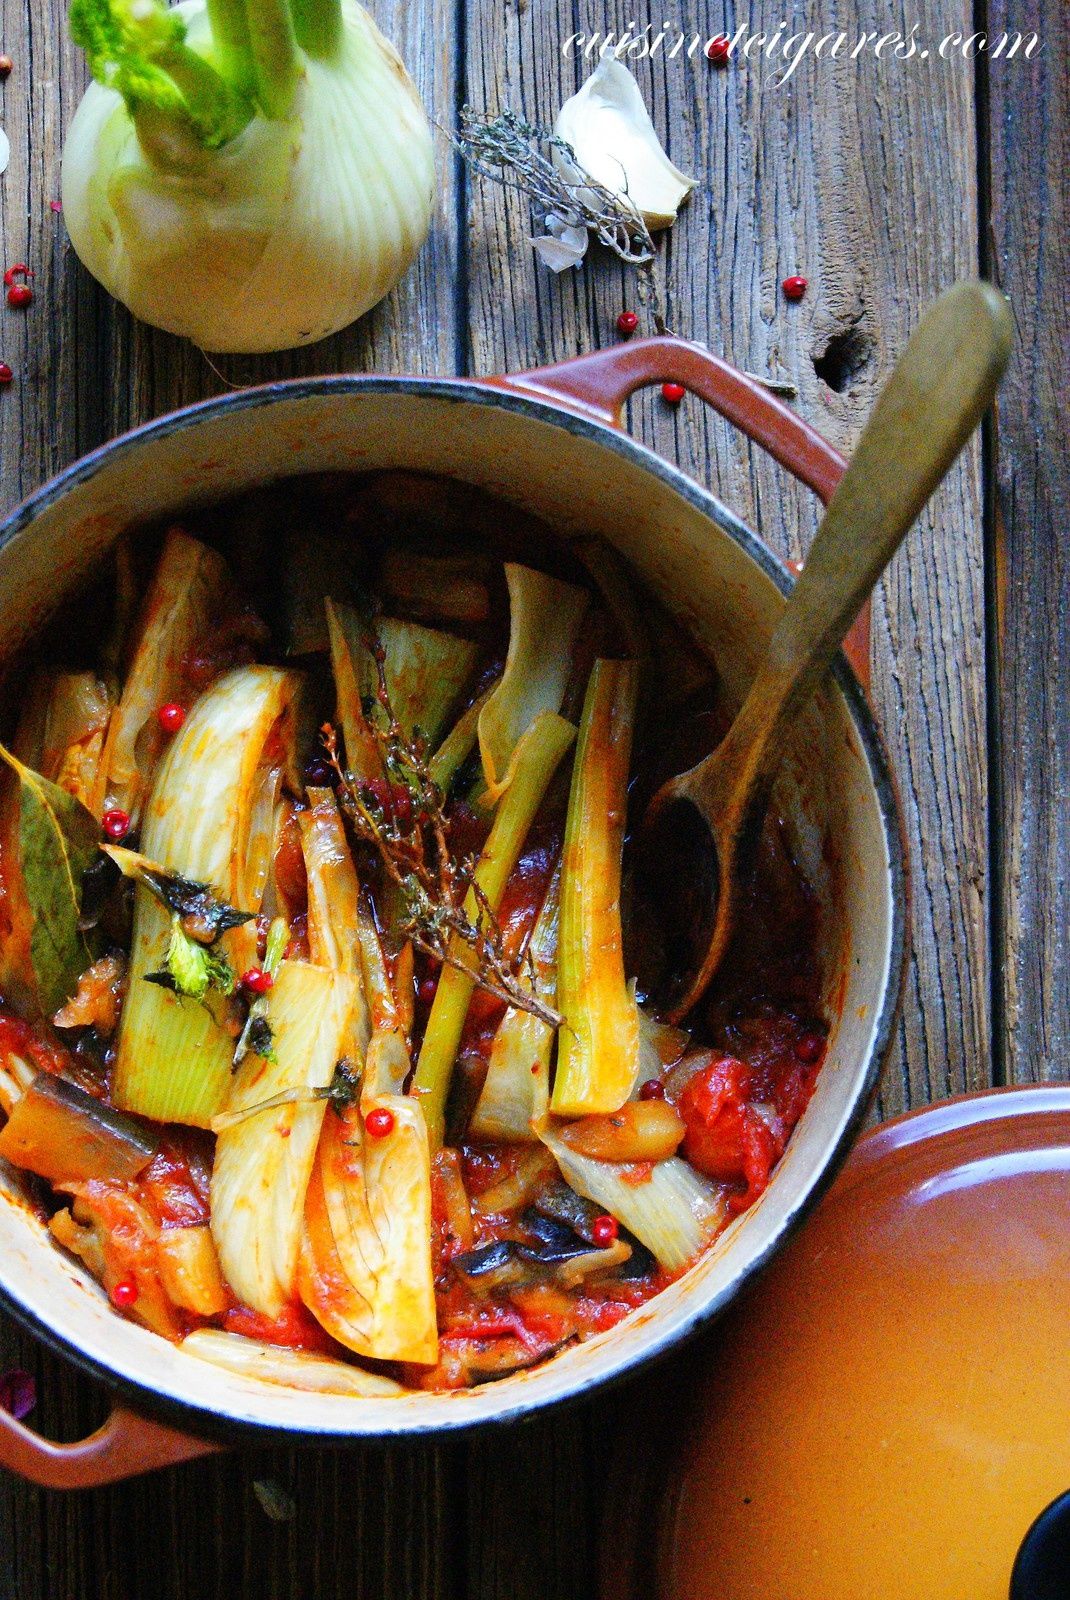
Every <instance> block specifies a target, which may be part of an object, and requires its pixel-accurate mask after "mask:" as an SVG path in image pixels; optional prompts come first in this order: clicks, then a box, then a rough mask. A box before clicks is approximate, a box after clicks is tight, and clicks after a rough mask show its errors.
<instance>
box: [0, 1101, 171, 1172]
mask: <svg viewBox="0 0 1070 1600" xmlns="http://www.w3.org/2000/svg"><path fill="white" fill-rule="evenodd" d="M158 1148H159V1141H158V1139H157V1138H156V1135H155V1134H154V1133H153V1131H152V1129H151V1128H150V1127H149V1126H148V1124H147V1123H144V1122H142V1121H141V1120H140V1119H139V1118H137V1117H131V1116H128V1115H127V1114H126V1113H125V1112H123V1111H114V1110H113V1109H112V1107H111V1106H108V1105H105V1104H104V1103H103V1101H101V1100H96V1099H94V1097H93V1096H92V1095H91V1094H87V1093H86V1091H85V1090H84V1089H79V1087H78V1085H77V1084H74V1083H70V1082H69V1081H68V1080H67V1079H66V1078H59V1077H56V1076H55V1075H54V1074H53V1073H51V1072H39V1073H38V1074H37V1077H36V1078H35V1079H34V1080H33V1082H32V1083H31V1084H30V1087H29V1088H28V1089H27V1090H26V1093H25V1094H24V1095H23V1096H22V1098H21V1099H20V1100H18V1101H16V1103H15V1105H14V1107H13V1108H12V1111H11V1115H10V1116H9V1117H8V1119H7V1122H6V1124H5V1125H4V1127H3V1129H2V1130H0V1156H3V1157H4V1159H5V1160H7V1161H10V1162H11V1164H12V1166H15V1167H21V1168H22V1169H23V1170H24V1171H26V1172H35V1173H36V1174H37V1176H38V1177H40V1178H47V1180H48V1181H49V1183H51V1184H54V1185H55V1186H56V1187H57V1188H60V1189H62V1188H63V1187H64V1186H65V1184H69V1183H86V1182H88V1181H90V1180H92V1179H94V1178H102V1179H110V1180H113V1181H120V1182H129V1181H130V1180H131V1179H133V1178H136V1177H137V1176H138V1175H139V1174H140V1173H142V1172H144V1170H145V1168H146V1167H147V1166H148V1164H149V1162H150V1161H151V1160H152V1158H153V1156H154V1155H155V1154H156V1151H157V1149H158Z"/></svg>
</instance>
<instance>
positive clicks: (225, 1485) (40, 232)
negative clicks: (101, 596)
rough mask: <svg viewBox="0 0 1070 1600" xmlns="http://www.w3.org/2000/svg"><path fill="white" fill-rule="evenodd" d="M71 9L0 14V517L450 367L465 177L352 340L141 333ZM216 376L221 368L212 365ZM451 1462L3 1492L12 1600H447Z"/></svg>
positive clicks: (424, 36) (433, 73) (322, 1458)
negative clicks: (67, 1491)
mask: <svg viewBox="0 0 1070 1600" xmlns="http://www.w3.org/2000/svg"><path fill="white" fill-rule="evenodd" d="M65 11H66V7H65V5H64V4H63V3H62V0H55V3H50V0H25V3H24V0H0V49H5V50H6V51H7V53H8V54H10V55H11V56H12V57H13V58H14V60H15V70H14V72H13V73H12V76H11V77H10V78H9V80H8V81H7V84H6V85H5V86H4V87H3V88H2V89H0V126H3V127H4V128H5V130H6V132H7V133H8V135H9V137H10V139H11V143H12V161H11V167H10V169H9V171H8V173H7V174H6V175H5V177H4V178H3V179H0V258H2V260H3V262H4V263H5V264H7V263H10V262H12V261H27V262H29V264H30V265H31V266H32V267H33V268H34V270H35V272H36V274H37V277H36V279H35V280H34V282H35V288H36V291H37V298H36V300H35V303H34V305H33V307H32V308H31V310H30V311H29V313H22V314H18V315H16V314H15V313H13V312H9V311H8V310H7V308H6V307H0V359H3V360H6V361H8V362H10V364H11V365H12V367H13V368H14V369H15V371H16V383H15V385H13V386H12V388H10V389H8V390H6V391H4V392H3V393H2V394H0V510H4V511H6V510H7V509H8V508H9V507H10V506H11V505H12V504H13V503H14V502H15V501H16V500H17V499H19V498H20V497H21V496H22V495H23V494H25V493H28V492H29V491H30V490H31V489H33V488H35V487H36V486H37V485H38V484H39V483H40V482H42V481H43V480H44V479H45V478H47V477H48V476H50V475H51V474H52V473H53V472H55V471H56V470H57V469H58V468H60V467H62V466H63V465H65V464H66V463H67V462H68V461H70V460H72V459H74V458H75V457H76V456H78V455H81V454H83V453H84V452H85V451H86V450H88V449H90V448H92V447H93V446H94V445H96V444H98V443H99V442H101V441H102V440H103V439H105V438H107V437H108V436H109V435H110V434H112V433H114V432H117V431H119V430H121V429H123V428H126V427H129V426H131V425H132V424H134V423H137V422H140V421H143V420H145V419H146V418H148V417H150V416H153V415H156V414H158V413H160V412H163V411H167V410H170V409H172V408H173V407H175V406H179V405H182V404H185V403H187V402H189V401H191V400H195V399H199V398H201V397H202V396H205V395H208V394H214V393H218V392H220V391H221V390H222V389H223V388H225V387H227V386H228V384H245V383H250V382H258V381H263V380H265V379H267V378H274V377H279V376H288V375H290V374H296V373H312V372H331V371H346V370H355V369H364V368H371V367H374V368H377V369H380V370H395V371H405V370H409V371H430V370H446V371H448V370H450V369H451V367H452V365H453V361H454V343H455V329H456V318H455V315H454V303H455V295H456V284H455V281H454V263H455V261H456V258H457V248H456V237H455V231H456V228H455V223H456V201H455V197H454V193H453V168H452V162H451V161H450V159H449V158H448V156H446V157H445V158H444V159H443V161H442V163H441V170H442V175H443V184H442V192H441V197H440V202H439V206H438V213H437V217H436V222H435V230H434V235H433V238H432V242H431V245H430V246H429V247H428V249H427V250H426V251H425V252H424V254H423V255H422V256H421V258H420V261H419V264H418V265H417V267H416V268H415V270H414V271H413V272H412V273H411V274H410V275H409V276H408V278H406V280H405V281H404V283H403V284H401V285H400V286H399V288H398V289H397V290H396V291H395V292H394V294H392V295H391V296H390V298H389V300H388V301H387V302H386V303H385V305H383V306H382V307H380V308H379V309H378V310H377V311H376V312H374V313H373V314H372V315H371V316H369V317H367V318H365V319H364V320H363V321H362V322H361V323H360V324H358V325H357V326H356V327H355V328H352V329H349V330H347V331H346V332H344V333H342V334H339V335H338V336H336V337H335V338H333V339H330V340H327V341H325V342H324V343H323V344H320V345H316V346H314V347H312V348H311V349H308V350H305V351H303V352H301V353H300V354H299V355H296V356H283V357H276V358H263V359H257V360H253V359H243V360H236V359H235V360H225V359H224V360H220V359H217V360H216V361H215V364H214V367H213V366H212V365H210V364H209V363H208V361H207V360H206V358H205V357H203V356H202V355H200V354H199V353H198V352H197V351H195V350H193V349H192V348H190V347H189V346H186V345H183V344H182V343H181V342H180V341H178V340H176V339H173V338H170V337H169V336H168V335H165V334H160V333H156V332H154V331H152V330H150V329H147V328H144V327H137V326H134V325H133V324H132V323H131V321H130V319H129V317H128V316H127V315H126V314H125V313H124V312H122V311H121V310H120V309H119V308H118V307H116V306H114V305H113V304H112V302H111V301H110V300H109V299H108V297H107V296H106V295H105V294H104V293H103V292H102V291H101V290H100V289H99V288H98V287H97V286H96V285H95V284H94V283H92V282H91V281H90V279H89V278H88V276H87V275H86V274H85V272H84V271H83V270H82V269H81V267H80V266H79V264H78V263H77V261H76V260H75V258H74V256H73V253H72V252H71V251H70V249H69V247H68V246H67V245H66V244H65V235H64V230H63V224H62V218H61V217H59V216H57V215H56V214H55V213H54V212H53V211H51V210H50V208H49V205H48V202H49V200H50V199H52V198H54V197H56V196H58V193H59V156H60V148H61V138H62V131H63V128H64V127H65V126H66V125H67V123H68V122H69V119H70V117H71V115H72V114H73V111H74V108H75V106H76V104H77V101H78V98H79V96H80V94H81V90H82V84H83V74H82V67H81V62H80V60H79V59H78V55H77V52H75V51H74V50H73V49H72V47H71V46H70V45H69V43H68V42H67V39H66V26H65V21H64V17H65ZM375 11H376V16H377V20H378V22H379V24H380V26H381V27H382V28H383V29H384V31H385V32H386V33H387V34H388V35H389V36H390V37H391V38H393V39H394V40H395V41H396V43H397V44H398V47H399V49H400V50H401V52H402V54H403V56H404V58H405V60H406V61H407V63H408V65H409V67H410V70H411V71H412V73H413V75H414V77H415V78H416V80H417V82H418V84H419V86H420V88H421V91H422V93H423V95H424V98H425V101H426V103H427V104H428V105H429V106H433V107H435V108H437V113H438V115H439V118H440V120H441V119H442V117H443V115H444V112H445V111H446V110H448V108H451V107H452V105H453V103H454V99H455V70H454V69H455V59H454V58H455V38H456V30H455V26H454V22H455V18H454V6H453V0H420V3H419V4H406V3H404V0H380V3H379V4H377V5H376V7H375ZM216 369H218V370H216ZM16 1364H17V1365H21V1366H25V1367H28V1368H29V1369H30V1370H32V1371H34V1372H35V1373H36V1374H37V1375H38V1379H39V1384H40V1391H41V1402H40V1406H39V1409H38V1413H37V1414H36V1416H35V1419H34V1420H35V1422H36V1423H37V1424H38V1425H39V1426H40V1427H42V1429H43V1430H44V1431H46V1432H48V1433H52V1434H54V1435H56V1436H62V1437H66V1438H75V1437H78V1436H79V1435H81V1434H83V1433H85V1432H87V1431H90V1430H91V1428H92V1427H93V1426H95V1425H96V1423H98V1422H99V1421H100V1420H101V1417H102V1416H103V1413H104V1409H105V1401H104V1398H103V1396H101V1395H99V1394H98V1393H97V1392H96V1390H95V1389H94V1387H93V1386H91V1385H89V1384H87V1383H86V1382H85V1381H83V1380H81V1379H79V1378H77V1377H75V1376H74V1374H73V1373H72V1372H71V1370H70V1368H69V1367H67V1366H66V1365H65V1364H64V1363H63V1362H61V1361H58V1360H56V1359H55V1358H53V1357H51V1356H49V1355H47V1354H45V1353H44V1352H42V1351H41V1350H40V1349H39V1348H37V1347H36V1346H35V1345H34V1343H33V1341H31V1340H29V1339H28V1338H27V1337H26V1336H25V1335H23V1334H22V1333H21V1332H19V1331H18V1330H17V1329H15V1328H14V1327H13V1326H12V1325H11V1324H10V1323H9V1322H8V1321H7V1319H2V1321H0V1368H2V1367H6V1366H9V1365H16ZM445 1460H446V1452H445V1451H444V1450H443V1449H440V1448H437V1447H430V1448H429V1447H424V1446H417V1447H401V1448H398V1449H395V1450H388V1451H372V1452H363V1453H351V1454H342V1453H323V1452H303V1453H300V1454H298V1455H290V1454H286V1453H284V1452H272V1453H270V1454H269V1455H267V1456H266V1457H265V1456H261V1455H259V1454H253V1455H248V1454H246V1455H237V1456H234V1457H230V1458H225V1459H221V1460H218V1461H213V1462H211V1463H208V1464H198V1465H192V1466H189V1467H186V1468H182V1469H180V1470H178V1471H176V1472H173V1473H168V1474H166V1475H164V1476H162V1477H159V1478H155V1479H150V1480H147V1481H145V1482H143V1483H135V1484H130V1485H127V1486H119V1487H117V1488H115V1489H111V1490H108V1491H105V1492H101V1493H99V1494H93V1495H80V1496H67V1497H57V1496H49V1495H46V1494H42V1493H41V1492H40V1491H38V1490H36V1489H32V1488H29V1487H28V1486H26V1485H23V1484H19V1483H16V1482H13V1481H11V1480H5V1481H4V1482H3V1484H2V1485H0V1596H4V1597H7V1596H12V1597H13V1596H16V1595H18V1596H20V1597H27V1600H28V1597H30V1596H44V1595H48V1596H49V1597H50V1600H52V1597H54V1600H132V1597H134V1596H140V1595H148V1594H152V1595H154V1596H158V1597H159V1600H190V1597H191V1596H198V1597H199V1600H201V1597H203V1600H224V1597H226V1600H233V1597H234V1596H237V1595H250V1596H252V1595H256V1596H258V1597H261V1596H262V1597H264V1600H276V1597H282V1596H294V1595H299V1594H316V1595H320V1596H323V1597H324V1600H328V1597H335V1596H337V1597H338V1600H342V1597H343V1596H345V1597H346V1600H355V1597H357V1596H360V1595H369V1596H370V1595H375V1596H396V1597H398V1600H415V1597H428V1600H431V1597H435V1600H441V1597H443V1596H446V1595H450V1594H452V1593H453V1592H454V1588H453V1582H452V1578H451V1576H450V1562H451V1560H452V1555H451V1551H452V1545H451V1540H450V1537H449V1534H448V1529H449V1526H450V1524H451V1521H452V1519H451V1517H450V1514H449V1512H448V1504H449V1495H450V1487H449V1484H450V1476H451V1474H449V1473H447V1471H446V1467H445ZM262 1476H263V1477H274V1478H276V1479H278V1480H279V1481H280V1482H281V1483H282V1484H283V1485H284V1486H285V1487H286V1488H287V1490H288V1491H289V1492H290V1493H291V1494H292V1495H293V1496H294V1499H295V1500H296V1501H297V1505H298V1515H297V1518H296V1520H295V1521H294V1522H292V1523H285V1524H273V1523H271V1522H269V1521H268V1519H267V1518H266V1517H265V1515H264V1512H263V1511H262V1510H261V1508H260V1506H259V1504H258V1503H257V1501H256V1499H255V1496H254V1494H253V1489H252V1483H253V1480H254V1479H255V1478H258V1477H262Z"/></svg>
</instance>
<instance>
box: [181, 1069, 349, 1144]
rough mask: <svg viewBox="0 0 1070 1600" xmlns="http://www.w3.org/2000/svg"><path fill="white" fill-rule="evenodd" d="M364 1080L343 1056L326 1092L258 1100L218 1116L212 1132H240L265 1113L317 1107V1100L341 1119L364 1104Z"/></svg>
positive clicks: (300, 1090)
mask: <svg viewBox="0 0 1070 1600" xmlns="http://www.w3.org/2000/svg"><path fill="white" fill-rule="evenodd" d="M362 1079H363V1073H362V1072H361V1069H360V1068H359V1067H357V1066H355V1065H354V1064H353V1062H352V1061H350V1059H349V1057H348V1056H343V1057H342V1058H341V1060H340V1061H338V1062H336V1063H335V1068H334V1076H333V1077H332V1078H331V1081H330V1083H329V1084H328V1085H327V1087H326V1088H325V1089H308V1088H306V1087H304V1086H303V1085H301V1086H298V1087H297V1088H294V1089H281V1090H280V1091H279V1093H278V1094H273V1095H270V1096H269V1097H268V1098H267V1099H266V1100H257V1101H256V1103H255V1104H254V1105H251V1106H242V1108H241V1109H240V1110H239V1111H221V1112H220V1113H219V1115H218V1116H215V1117H213V1118H212V1132H213V1133H225V1132H226V1131H227V1129H228V1128H236V1127H237V1126H238V1124H239V1123H240V1122H247V1121H248V1120H249V1118H250V1117H255V1116H259V1114H260V1112H261V1111H275V1110H277V1109H278V1107H279V1106H304V1105H314V1104H315V1102H316V1101H317V1100H326V1101H327V1104H328V1105H329V1106H330V1107H331V1108H332V1109H333V1110H334V1111H336V1112H337V1113H338V1115H339V1116H343V1115H344V1114H345V1112H347V1111H348V1110H349V1109H350V1108H351V1107H352V1106H355V1105H356V1104H357V1102H358V1101H359V1100H360V1090H361V1082H362Z"/></svg>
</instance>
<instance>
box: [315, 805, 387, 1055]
mask: <svg viewBox="0 0 1070 1600" xmlns="http://www.w3.org/2000/svg"><path fill="white" fill-rule="evenodd" d="M297 821H298V826H299V827H300V830H301V851H302V854H303V855H304V860H305V876H306V878H307V880H308V943H309V951H310V954H311V957H312V961H313V963H314V964H315V965H316V966H320V967H330V968H331V969H332V971H334V972H345V973H348V974H349V976H350V977H352V978H354V979H356V980H357V983H356V1003H355V1004H354V1007H353V1012H352V1016H351V1018H350V1032H349V1038H348V1040H347V1041H346V1046H345V1049H344V1050H343V1052H342V1053H343V1054H344V1055H348V1056H350V1057H351V1058H352V1059H353V1060H354V1061H355V1063H356V1064H357V1065H358V1066H359V1065H361V1064H363V1061H364V1057H365V1053H366V1051H367V1049H368V1041H369V1039H370V1038H371V1031H372V1030H371V1019H370V1017H369V1014H368V1005H367V1001H366V999H365V993H364V978H363V973H362V969H361V942H360V916H361V906H360V884H359V882H358V881H357V869H356V867H355V866H354V864H353V857H352V854H351V853H350V849H349V841H348V839H347V838H346V834H345V827H344V826H343V823H342V815H341V812H340V811H339V809H338V802H337V800H336V799H335V797H334V792H333V790H331V789H315V788H313V789H309V790H308V810H307V811H302V812H300V813H299V815H298V819H297Z"/></svg>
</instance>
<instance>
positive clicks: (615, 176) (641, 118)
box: [554, 56, 695, 229]
mask: <svg viewBox="0 0 1070 1600" xmlns="http://www.w3.org/2000/svg"><path fill="white" fill-rule="evenodd" d="M554 133H555V134H556V135H557V137H558V138H559V139H563V140H564V142H565V143H566V144H569V145H571V146H572V148H573V150H574V151H575V153H576V160H577V161H578V162H579V164H580V166H581V167H582V168H583V169H584V170H585V171H586V172H588V173H590V175H591V177H592V178H597V179H598V182H599V183H601V184H604V185H605V187H606V188H607V189H610V190H612V192H613V193H614V194H618V195H621V196H623V197H625V198H627V199H629V200H630V201H631V202H632V204H633V205H634V206H635V208H636V210H637V211H639V212H641V213H642V216H643V220H644V221H645V222H646V224H647V227H649V228H655V229H656V228H669V227H671V226H672V224H673V223H674V222H675V221H676V213H677V212H678V211H679V209H680V206H681V205H682V204H683V202H684V201H685V200H686V199H687V197H688V195H689V194H690V193H691V190H692V189H693V188H694V187H695V181H694V179H693V178H689V177H687V176H686V174H685V173H683V172H681V171H680V169H679V167H675V166H673V164H672V162H671V161H670V160H669V158H668V156H667V155H666V154H665V151H664V150H663V149H662V147H661V143H660V141H659V139H658V136H657V133H656V132H655V129H654V124H653V123H652V122H651V120H650V113H649V112H648V111H647V108H646V105H645V104H644V101H643V96H642V94H641V93H640V91H639V85H638V84H637V83H636V81H635V79H634V78H633V77H632V74H631V73H630V72H629V71H628V68H627V67H626V66H624V65H623V64H622V63H621V62H620V61H618V60H617V58H616V57H615V56H603V57H602V59H601V61H600V62H599V63H598V66H597V67H596V68H595V70H594V72H592V74H591V76H590V77H589V78H588V79H587V81H586V83H585V84H584V85H583V87H582V88H581V89H580V90H579V92H578V93H577V94H574V95H573V96H572V98H571V100H566V101H565V104H564V105H563V106H562V107H561V110H560V111H559V112H558V114H557V121H556V122H555V123H554ZM554 162H555V165H556V166H557V168H558V171H559V172H562V173H563V174H564V176H565V177H566V178H567V177H568V171H569V168H570V167H571V166H572V163H571V162H569V160H568V157H567V156H566V155H564V154H563V153H562V152H561V151H556V150H555V151H554Z"/></svg>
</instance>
